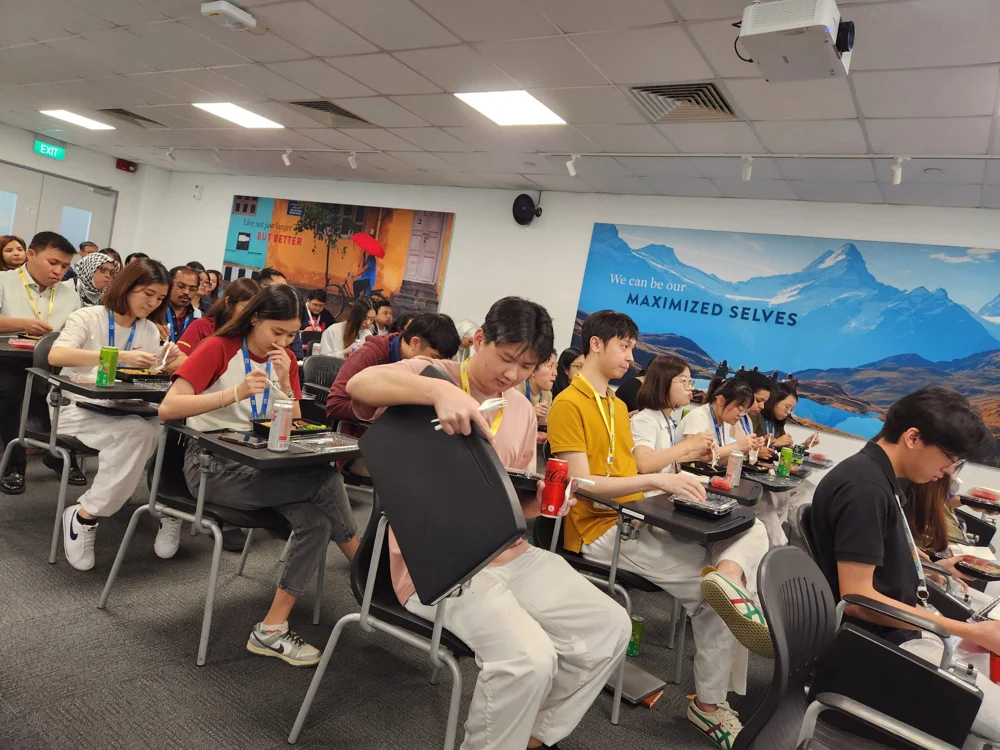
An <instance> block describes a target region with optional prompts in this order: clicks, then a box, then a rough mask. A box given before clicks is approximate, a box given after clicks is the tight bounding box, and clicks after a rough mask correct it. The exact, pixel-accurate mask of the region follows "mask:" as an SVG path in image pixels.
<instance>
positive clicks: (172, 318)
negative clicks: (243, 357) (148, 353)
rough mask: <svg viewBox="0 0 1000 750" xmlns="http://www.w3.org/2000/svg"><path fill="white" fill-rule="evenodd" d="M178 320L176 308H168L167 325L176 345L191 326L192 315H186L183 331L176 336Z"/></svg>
mask: <svg viewBox="0 0 1000 750" xmlns="http://www.w3.org/2000/svg"><path fill="white" fill-rule="evenodd" d="M176 320H177V316H176V315H174V308H172V307H168V308H167V325H168V326H169V327H170V340H171V341H172V342H174V343H177V339H179V338H180V337H181V336H183V335H184V331H186V330H187V327H188V325H190V323H191V316H190V315H185V316H184V325H182V326H181V330H180V331H177V334H176V335H174V331H175V327H174V321H176ZM244 351H246V347H244Z"/></svg>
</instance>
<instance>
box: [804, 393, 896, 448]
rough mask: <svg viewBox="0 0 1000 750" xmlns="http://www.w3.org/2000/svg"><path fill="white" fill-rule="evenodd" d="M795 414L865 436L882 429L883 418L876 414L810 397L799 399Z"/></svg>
mask: <svg viewBox="0 0 1000 750" xmlns="http://www.w3.org/2000/svg"><path fill="white" fill-rule="evenodd" d="M795 416H796V417H802V418H803V419H810V420H812V421H813V422H816V423H818V424H821V425H826V426H827V427H832V428H834V429H837V430H841V431H843V432H848V433H850V434H851V435H860V436H861V437H863V438H873V437H875V435H877V434H878V431H879V430H881V429H882V420H881V419H880V418H879V417H878V416H876V415H869V414H855V413H854V412H849V411H844V410H843V409H837V408H836V407H833V406H824V405H823V404H818V403H816V402H815V401H811V400H809V399H808V398H800V399H799V403H798V404H797V405H796V406H795Z"/></svg>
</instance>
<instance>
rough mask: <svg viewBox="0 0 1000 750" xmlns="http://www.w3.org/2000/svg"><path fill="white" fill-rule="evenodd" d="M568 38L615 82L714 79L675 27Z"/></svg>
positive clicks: (578, 35)
mask: <svg viewBox="0 0 1000 750" xmlns="http://www.w3.org/2000/svg"><path fill="white" fill-rule="evenodd" d="M570 39H571V40H572V41H573V43H574V44H575V45H576V46H577V47H579V48H580V50H581V51H582V52H583V54H585V55H586V56H587V58H588V59H589V60H590V61H591V62H592V63H594V64H595V65H596V66H597V67H598V68H599V69H600V70H601V72H603V73H604V75H606V76H607V77H608V78H610V79H611V80H612V81H614V82H615V83H629V84H637V83H666V82H671V81H693V80H702V79H705V78H713V77H714V76H713V74H712V71H711V69H710V68H709V67H708V65H707V64H706V63H705V61H704V59H702V56H701V53H700V52H698V50H697V48H695V46H694V45H693V44H692V43H691V40H690V39H689V38H688V36H687V34H685V33H684V30H683V29H681V28H679V27H677V26H657V27H653V28H648V29H635V30H631V31H608V32H603V33H595V34H574V35H572V36H571V37H570Z"/></svg>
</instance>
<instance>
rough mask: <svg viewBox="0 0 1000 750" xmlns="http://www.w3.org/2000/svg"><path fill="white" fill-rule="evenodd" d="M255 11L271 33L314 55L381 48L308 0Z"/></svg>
mask: <svg viewBox="0 0 1000 750" xmlns="http://www.w3.org/2000/svg"><path fill="white" fill-rule="evenodd" d="M254 15H255V16H256V17H257V21H258V24H259V25H260V24H262V25H263V26H265V27H267V28H268V29H269V31H270V33H274V34H277V35H278V36H280V37H282V38H283V39H287V40H288V41H289V42H291V43H292V44H294V45H295V46H296V47H298V48H299V49H304V50H305V51H306V52H309V53H311V54H313V55H317V56H321V57H322V56H329V57H332V56H334V55H360V54H364V53H365V52H377V51H378V48H377V47H376V46H375V45H374V44H372V43H371V42H366V41H365V40H364V39H362V38H361V37H360V36H358V35H357V34H355V33H354V32H353V31H351V30H350V29H349V28H347V27H346V26H344V25H343V24H342V23H340V22H339V21H336V20H335V19H333V18H331V17H330V16H328V15H327V14H326V13H324V12H323V11H321V10H320V9H319V8H317V7H316V6H315V5H312V4H310V3H308V2H305V0H302V1H301V2H293V3H281V4H279V5H269V6H265V7H263V8H257V9H256V10H255V11H254Z"/></svg>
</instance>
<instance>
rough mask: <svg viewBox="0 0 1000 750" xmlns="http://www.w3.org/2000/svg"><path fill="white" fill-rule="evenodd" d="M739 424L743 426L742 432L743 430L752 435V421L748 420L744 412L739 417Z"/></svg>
mask: <svg viewBox="0 0 1000 750" xmlns="http://www.w3.org/2000/svg"><path fill="white" fill-rule="evenodd" d="M740 426H741V427H743V432H745V433H746V434H747V436H750V435H753V422H751V421H750V417H749V416H747V415H745V414H744V415H743V416H742V417H740Z"/></svg>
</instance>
